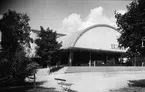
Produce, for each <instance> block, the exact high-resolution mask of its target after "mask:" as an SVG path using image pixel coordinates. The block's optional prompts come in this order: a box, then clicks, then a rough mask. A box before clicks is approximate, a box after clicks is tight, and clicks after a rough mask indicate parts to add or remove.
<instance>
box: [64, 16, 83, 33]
mask: <svg viewBox="0 0 145 92" xmlns="http://www.w3.org/2000/svg"><path fill="white" fill-rule="evenodd" d="M81 24H82V20H81V18H80V15H79V14H71V15H69V16H68V17H67V18H65V19H64V20H63V23H62V29H63V30H65V32H66V33H69V32H73V31H74V30H78V29H79V27H80V26H81Z"/></svg>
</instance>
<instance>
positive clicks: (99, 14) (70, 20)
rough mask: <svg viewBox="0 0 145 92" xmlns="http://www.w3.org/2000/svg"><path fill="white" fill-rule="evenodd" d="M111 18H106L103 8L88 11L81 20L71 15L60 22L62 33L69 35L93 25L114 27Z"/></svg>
mask: <svg viewBox="0 0 145 92" xmlns="http://www.w3.org/2000/svg"><path fill="white" fill-rule="evenodd" d="M112 19H113V17H112V18H108V17H107V16H106V15H105V14H104V12H103V7H101V6H100V7H96V8H94V9H91V10H90V13H89V14H88V15H87V16H86V18H84V19H82V18H81V15H79V14H76V13H73V14H71V15H69V16H68V17H66V18H64V20H63V21H62V28H61V30H62V32H63V33H66V34H69V33H72V32H75V31H79V30H81V29H84V28H87V27H89V26H91V25H94V24H109V25H112V26H115V22H114V20H113V21H112Z"/></svg>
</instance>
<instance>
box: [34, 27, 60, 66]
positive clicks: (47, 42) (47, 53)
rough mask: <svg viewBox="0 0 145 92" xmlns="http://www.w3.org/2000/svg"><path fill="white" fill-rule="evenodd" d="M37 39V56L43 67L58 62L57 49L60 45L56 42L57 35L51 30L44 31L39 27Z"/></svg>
mask: <svg viewBox="0 0 145 92" xmlns="http://www.w3.org/2000/svg"><path fill="white" fill-rule="evenodd" d="M38 37H39V39H37V40H36V44H37V46H38V49H37V54H36V55H38V56H39V57H40V59H41V63H42V66H43V67H46V66H47V65H49V64H50V63H52V62H55V61H58V60H59V54H58V53H59V49H60V47H61V43H58V42H57V40H56V39H57V34H56V32H53V30H51V29H49V28H47V29H46V30H44V28H43V27H41V31H40V33H39V35H38Z"/></svg>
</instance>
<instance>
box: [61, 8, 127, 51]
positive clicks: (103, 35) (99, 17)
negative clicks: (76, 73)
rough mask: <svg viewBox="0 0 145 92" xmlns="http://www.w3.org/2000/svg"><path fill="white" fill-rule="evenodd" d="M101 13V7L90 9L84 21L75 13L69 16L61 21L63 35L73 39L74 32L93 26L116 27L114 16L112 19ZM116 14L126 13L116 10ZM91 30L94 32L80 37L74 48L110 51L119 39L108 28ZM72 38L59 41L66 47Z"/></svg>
mask: <svg viewBox="0 0 145 92" xmlns="http://www.w3.org/2000/svg"><path fill="white" fill-rule="evenodd" d="M103 11H104V10H103V7H101V6H100V7H96V8H94V9H91V10H90V13H89V14H88V15H87V16H86V17H85V18H84V19H82V18H81V17H80V16H81V15H79V14H76V13H74V14H71V15H69V16H68V17H66V18H65V19H64V20H63V24H62V29H63V33H66V34H68V37H71V36H72V38H73V37H74V35H75V34H74V33H75V32H78V31H80V30H82V29H85V28H87V27H89V26H91V25H94V24H108V25H111V26H114V27H117V25H116V19H115V16H114V15H113V16H112V17H107V16H106V15H105V14H104V12H103ZM117 12H119V13H122V14H123V13H125V12H126V11H124V10H118V11H117ZM91 30H94V31H89V32H87V33H85V34H84V35H83V36H82V37H80V39H79V40H78V42H77V43H76V45H75V46H76V47H84V48H93V49H108V50H110V48H111V44H118V42H117V38H118V37H119V35H120V33H118V32H117V31H115V30H113V29H111V30H110V28H94V29H91ZM72 32H74V33H73V35H71V34H72ZM72 38H67V37H63V38H62V39H60V40H62V41H63V43H64V45H65V44H67V45H68V44H69V43H68V42H70V41H68V39H72ZM66 39H67V40H66ZM64 47H65V46H64ZM66 47H67V46H66Z"/></svg>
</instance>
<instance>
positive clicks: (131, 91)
mask: <svg viewBox="0 0 145 92" xmlns="http://www.w3.org/2000/svg"><path fill="white" fill-rule="evenodd" d="M110 92H145V88H144V87H127V88H121V89H117V90H110Z"/></svg>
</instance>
